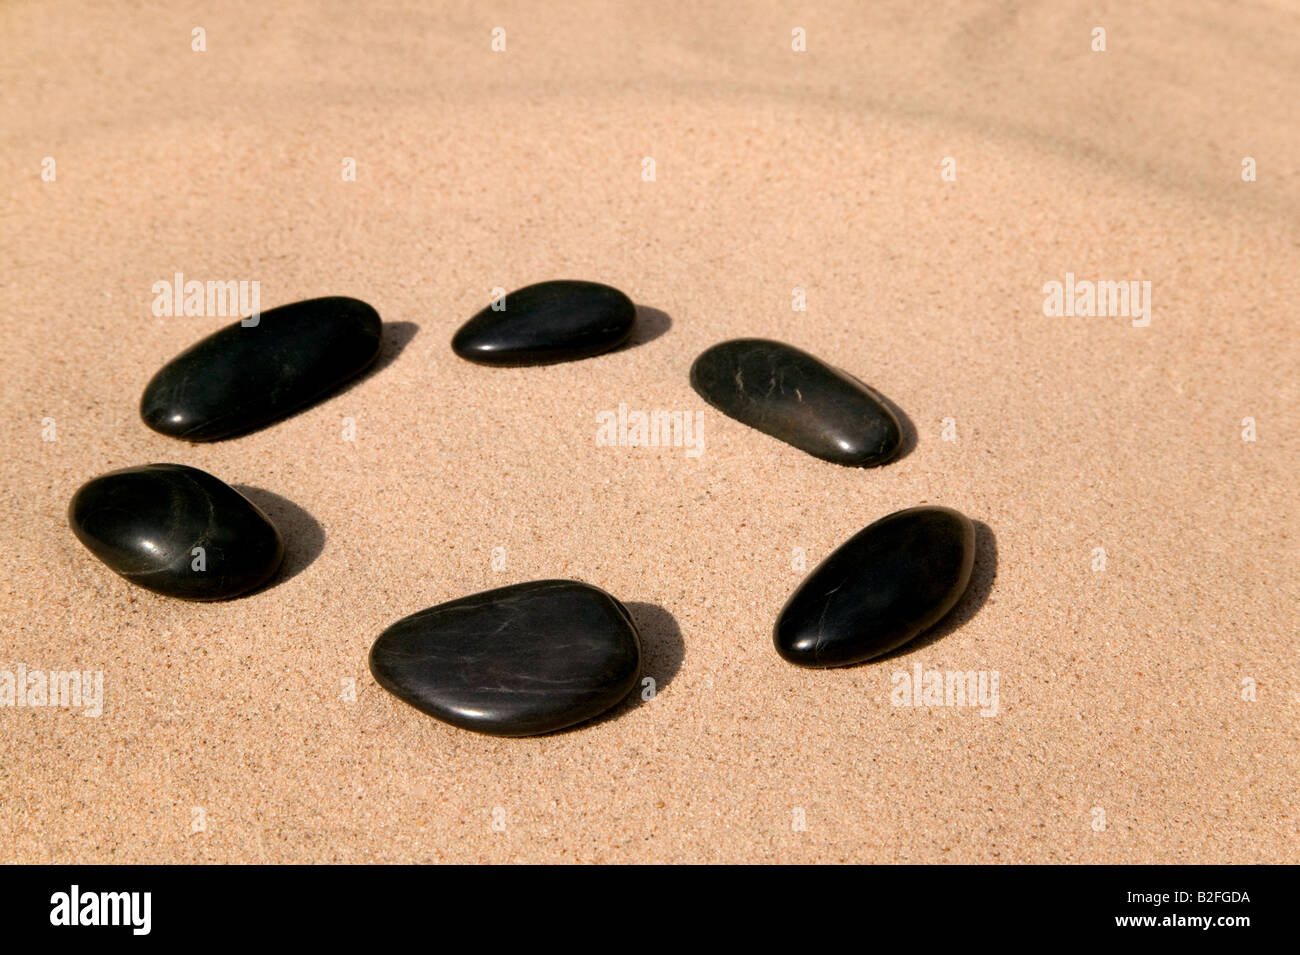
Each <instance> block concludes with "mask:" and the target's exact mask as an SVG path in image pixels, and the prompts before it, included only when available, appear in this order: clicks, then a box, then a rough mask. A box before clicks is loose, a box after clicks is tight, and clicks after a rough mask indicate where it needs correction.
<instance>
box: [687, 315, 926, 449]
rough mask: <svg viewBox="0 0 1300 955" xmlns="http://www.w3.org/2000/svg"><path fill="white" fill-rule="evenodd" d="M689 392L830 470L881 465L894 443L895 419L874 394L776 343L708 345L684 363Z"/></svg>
mask: <svg viewBox="0 0 1300 955" xmlns="http://www.w3.org/2000/svg"><path fill="white" fill-rule="evenodd" d="M691 387H692V388H694V389H695V390H696V391H697V392H698V393H699V395H700V397H701V398H703V399H704V400H705V401H707V402H708V403H709V404H711V405H713V407H715V408H717V409H718V410H719V411H721V412H722V413H723V414H726V415H728V416H730V417H732V418H735V419H736V420H737V421H740V422H742V423H744V424H747V425H749V426H750V427H751V428H756V429H758V430H759V431H762V432H763V433H765V434H769V435H771V436H772V437H774V438H779V439H780V440H782V441H784V442H786V443H787V444H792V445H794V446H795V447H796V448H799V449H801V450H803V451H807V452H808V453H809V454H811V455H814V456H815V457H819V458H822V459H823V460H826V461H831V462H833V463H835V464H845V465H851V466H854V467H872V466H874V465H877V464H884V463H885V462H886V461H888V460H889V459H890V458H892V457H894V455H895V454H897V453H898V448H899V445H900V443H901V429H900V428H899V425H898V419H897V418H896V417H894V413H893V412H892V411H891V410H890V409H889V407H888V406H887V405H886V404H885V403H884V401H882V400H881V398H880V396H879V395H877V394H875V393H874V392H873V391H871V390H870V389H868V388H866V387H865V386H864V385H862V384H861V383H860V382H858V381H857V380H855V379H853V378H850V377H849V376H848V375H846V374H844V373H843V372H841V371H839V370H837V369H835V368H832V367H831V366H830V365H828V364H826V363H825V362H823V361H822V360H820V359H819V358H815V357H813V356H812V355H809V354H808V353H807V352H804V351H800V350H799V349H797V348H794V347H792V346H790V345H786V344H783V343H781V342H774V341H768V340H767V339H762V338H737V339H734V340H732V341H726V342H722V343H721V344H718V345H714V346H713V347H712V348H709V349H708V350H706V351H705V352H703V353H702V354H701V355H700V356H699V357H698V358H696V359H695V363H694V364H693V365H691Z"/></svg>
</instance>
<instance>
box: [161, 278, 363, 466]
mask: <svg viewBox="0 0 1300 955" xmlns="http://www.w3.org/2000/svg"><path fill="white" fill-rule="evenodd" d="M382 337H383V323H382V322H381V321H380V320H379V313H378V312H376V311H375V310H374V309H373V308H371V307H370V306H369V305H367V304H366V303H365V302H361V301H358V300H357V299H354V298H313V299H309V300H307V301H305V302H296V303H294V304H293V305H283V306H281V307H279V308H273V309H271V310H270V311H267V312H263V313H262V314H261V316H260V318H259V320H258V322H257V324H256V325H250V326H247V327H245V326H244V325H242V324H241V323H240V322H236V323H235V324H233V325H228V326H226V327H225V328H223V329H221V330H220V331H218V332H215V333H213V334H212V335H209V336H208V337H207V338H205V339H203V340H202V341H200V342H198V343H197V344H195V345H192V346H191V347H190V348H189V349H187V350H186V351H184V352H182V353H181V354H179V355H177V356H176V357H175V358H173V359H172V360H171V361H169V362H168V363H167V364H166V365H164V366H163V367H162V368H161V369H159V371H158V373H157V374H156V375H154V376H153V379H152V380H151V381H150V382H149V384H148V386H146V388H145V390H144V397H143V398H141V400H140V417H142V418H143V419H144V423H145V424H147V425H148V426H149V427H151V428H153V429H154V430H155V431H157V432H159V433H161V434H165V435H169V436H171V437H173V438H184V439H185V440H186V441H218V440H220V439H222V438H229V437H233V436H234V435H237V434H242V433H244V432H247V431H251V430H253V429H254V428H258V427H260V426H262V425H265V424H269V423H270V422H272V421H276V420H278V419H280V418H284V417H286V416H287V415H289V414H290V413H292V412H294V411H297V410H298V409H299V408H302V407H304V406H306V405H308V404H310V403H311V402H313V401H315V400H316V399H317V398H320V397H322V396H323V395H325V394H326V393H327V392H329V391H332V390H334V389H335V388H337V387H338V386H339V385H341V384H342V383H343V382H345V381H347V380H348V379H349V378H353V377H355V376H356V375H358V374H359V373H361V372H362V371H363V370H365V368H366V367H367V366H369V365H370V363H371V362H373V361H374V360H375V358H376V357H377V356H378V355H379V346H380V339H381V338H382Z"/></svg>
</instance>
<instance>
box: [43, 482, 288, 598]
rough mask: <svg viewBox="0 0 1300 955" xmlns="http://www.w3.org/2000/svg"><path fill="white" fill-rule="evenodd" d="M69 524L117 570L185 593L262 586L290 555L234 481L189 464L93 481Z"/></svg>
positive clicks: (204, 594)
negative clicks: (223, 479)
mask: <svg viewBox="0 0 1300 955" xmlns="http://www.w3.org/2000/svg"><path fill="white" fill-rule="evenodd" d="M68 523H69V524H70V525H71V526H72V532H73V533H74V534H76V535H77V539H78V540H79V541H81V543H83V544H85V545H86V547H87V549H88V550H89V551H90V552H91V553H92V554H94V555H95V556H96V557H98V558H99V559H100V560H101V561H103V562H104V563H105V564H106V565H107V566H108V568H109V569H110V570H112V571H114V572H115V573H117V574H120V575H121V576H123V577H125V578H126V579H127V580H129V581H131V583H133V584H139V585H140V586H141V587H145V588H148V589H149V590H152V591H155V592H156V593H160V594H165V595H166V596H168V597H180V598H181V599H183V600H225V599H226V598H228V597H235V596H238V595H239V594H242V593H245V592H247V591H249V590H252V589H253V588H255V587H259V586H261V585H262V584H264V583H265V582H266V581H267V580H269V579H270V578H271V575H272V574H274V573H275V571H276V569H277V568H278V567H279V566H280V560H281V558H283V557H284V543H283V541H282V540H281V539H280V532H279V531H277V530H276V529H275V525H274V524H272V523H271V521H270V519H269V518H267V516H266V515H265V514H263V513H262V512H261V510H259V509H258V507H257V505H256V504H254V503H253V502H252V501H250V500H248V498H246V497H244V496H243V495H242V494H240V493H239V492H238V491H236V490H235V489H234V488H233V487H231V486H230V485H228V484H226V483H225V482H223V481H221V480H219V479H218V478H215V477H213V476H212V475H211V474H208V473H207V472H206V471H200V470H199V469H198V468H191V467H186V466H185V465H183V464H146V465H143V466H141V467H134V468H125V469H123V470H121V471H113V472H110V473H109V474H103V475H101V476H99V477H97V478H94V479H92V480H90V481H87V482H86V483H85V484H84V485H82V487H81V488H80V489H79V490H78V491H77V493H76V494H75V495H73V497H72V503H71V504H70V505H69V506H68Z"/></svg>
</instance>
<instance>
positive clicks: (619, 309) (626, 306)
mask: <svg viewBox="0 0 1300 955" xmlns="http://www.w3.org/2000/svg"><path fill="white" fill-rule="evenodd" d="M635 321H636V306H635V305H633V304H632V300H631V299H630V298H628V297H627V296H626V295H624V294H623V293H622V292H620V291H619V290H618V289H616V288H611V287H610V286H608V285H601V284H599V283H597V282H576V281H572V280H568V279H563V280H559V281H555V282H539V283H538V284H536V285H529V286H527V287H525V288H521V289H519V291H517V292H511V293H510V294H509V295H507V296H506V297H505V308H504V309H503V310H501V311H495V310H493V308H492V306H491V305H489V306H488V307H487V308H485V309H483V311H481V312H479V313H478V314H477V315H475V316H474V317H473V318H471V319H470V320H469V321H468V322H466V323H465V324H464V325H462V326H461V327H460V329H459V330H458V331H457V332H456V334H455V336H453V338H452V340H451V348H452V351H454V352H455V353H456V354H457V355H459V356H460V357H461V358H464V359H467V360H469V361H473V362H478V363H479V364H480V365H545V364H550V363H552V362H559V361H570V360H572V359H575V358H587V357H589V356H591V355H598V354H600V353H601V352H606V351H609V350H610V349H611V348H617V347H618V346H619V345H621V344H623V342H625V341H627V338H628V336H629V335H630V334H631V333H632V325H633V323H634V322H635Z"/></svg>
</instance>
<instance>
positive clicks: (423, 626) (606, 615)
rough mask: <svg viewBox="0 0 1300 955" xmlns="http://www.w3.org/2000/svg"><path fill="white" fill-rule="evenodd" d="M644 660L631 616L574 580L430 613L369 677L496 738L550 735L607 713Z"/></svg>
mask: <svg viewBox="0 0 1300 955" xmlns="http://www.w3.org/2000/svg"><path fill="white" fill-rule="evenodd" d="M640 661H641V641H640V637H639V636H638V635H637V630H636V625H635V624H634V623H633V622H632V617H631V616H630V615H629V614H628V612H627V608H625V607H624V606H623V605H622V604H621V603H619V602H618V601H617V600H616V599H614V598H613V597H611V596H610V595H609V594H607V593H605V591H603V590H600V589H598V588H596V587H592V586H590V585H588V584H583V583H579V582H577V581H573V580H538V581H533V582H530V583H524V584H515V585H513V586H510V587H500V588H498V589H496V590H488V591H484V592H483V593H478V594H473V595H472V596H469V597H462V598H460V599H459V600H452V601H450V602H448V603H444V604H439V605H438V606H436V607H430V608H429V609H428V610H422V611H420V612H419V613H416V614H412V615H411V616H409V617H406V618H404V619H402V620H399V621H397V623H395V624H393V625H392V626H391V627H389V628H388V629H387V630H385V631H384V632H383V633H381V634H380V635H379V639H377V640H376V641H375V645H374V646H373V647H372V648H371V650H370V672H371V673H373V674H374V676H375V679H376V680H377V681H379V685H380V686H382V687H383V688H384V689H386V690H388V691H389V692H390V693H392V694H393V695H394V696H396V697H398V699H401V700H404V701H406V702H407V703H410V704H411V705H412V706H414V707H415V708H416V709H418V710H422V711H423V712H425V713H428V714H429V715H430V716H435V717H437V718H438V719H440V720H444V721H446V722H448V723H451V724H452V725H453V726H460V727H463V728H464V729H469V730H475V731H476V732H479V733H488V734H490V735H493V736H533V735H536V734H539V733H550V732H553V731H554V730H558V729H563V728H564V727H566V726H572V725H573V724H575V723H581V722H583V721H584V720H588V719H591V718H592V717H593V716H596V715H597V714H599V713H603V712H604V711H605V710H607V709H609V708H610V707H611V706H613V705H614V704H615V703H617V702H618V701H619V700H621V699H623V697H625V696H626V695H627V694H628V691H630V690H631V689H632V687H633V685H634V684H635V683H636V678H637V670H638V668H639V666H640Z"/></svg>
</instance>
